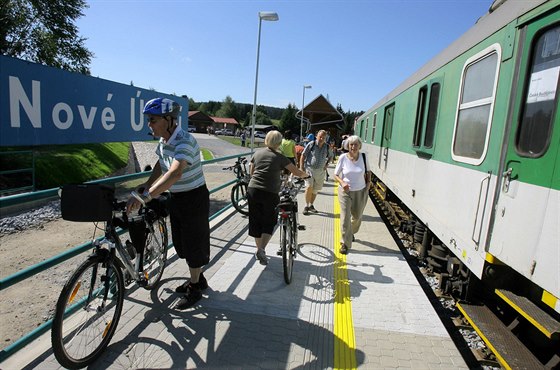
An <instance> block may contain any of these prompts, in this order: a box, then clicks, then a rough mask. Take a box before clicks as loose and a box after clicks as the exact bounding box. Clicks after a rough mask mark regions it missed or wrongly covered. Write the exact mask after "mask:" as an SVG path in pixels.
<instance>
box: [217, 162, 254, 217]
mask: <svg viewBox="0 0 560 370" xmlns="http://www.w3.org/2000/svg"><path fill="white" fill-rule="evenodd" d="M223 169H224V170H229V171H233V173H234V174H235V176H236V177H237V183H236V184H235V185H233V187H232V188H231V203H232V204H233V207H234V208H235V209H236V210H237V212H239V213H241V214H242V215H245V216H248V215H249V202H248V201H247V186H248V185H249V180H250V176H249V174H248V173H247V159H245V157H239V158H238V159H237V161H236V162H235V163H234V164H233V166H229V167H225V168H223Z"/></svg>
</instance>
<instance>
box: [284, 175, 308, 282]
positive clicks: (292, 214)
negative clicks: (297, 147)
mask: <svg viewBox="0 0 560 370" xmlns="http://www.w3.org/2000/svg"><path fill="white" fill-rule="evenodd" d="M304 183H305V181H304V180H302V179H300V178H295V177H292V179H291V180H290V179H285V180H284V181H283V185H282V189H281V190H280V194H279V195H280V203H278V206H277V210H278V225H279V228H280V249H281V251H282V266H283V268H284V281H285V282H286V284H290V283H291V282H292V272H293V266H294V258H296V255H297V251H298V241H297V239H298V230H305V226H303V225H300V224H299V223H298V202H297V195H298V193H299V191H300V189H301V188H302V186H303V184H304Z"/></svg>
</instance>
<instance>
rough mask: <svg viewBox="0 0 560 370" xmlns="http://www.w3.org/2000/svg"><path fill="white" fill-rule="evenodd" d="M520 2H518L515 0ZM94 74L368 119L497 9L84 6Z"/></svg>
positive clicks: (111, 0)
mask: <svg viewBox="0 0 560 370" xmlns="http://www.w3.org/2000/svg"><path fill="white" fill-rule="evenodd" d="M516 1H517V0H516ZM87 3H88V6H89V7H88V8H87V9H85V10H84V16H83V17H81V18H79V19H78V20H77V22H76V24H77V26H78V27H79V30H80V36H82V37H84V38H86V39H87V40H86V42H85V44H86V47H87V48H88V49H89V50H90V51H92V52H93V54H94V58H93V59H92V62H91V65H90V70H91V74H92V76H95V77H100V78H103V79H106V80H110V81H115V82H120V83H125V84H130V83H131V82H132V83H133V84H134V85H135V86H138V87H142V88H146V89H154V90H156V91H159V92H162V93H168V94H175V95H187V96H188V97H190V98H192V99H194V100H195V101H196V102H201V101H209V100H213V101H223V100H224V99H225V98H226V96H231V98H232V99H233V100H234V101H235V102H238V103H248V104H252V103H253V99H254V92H255V72H256V60H257V39H258V30H259V17H258V13H259V11H269V12H276V13H277V14H278V17H279V20H278V21H275V22H273V21H262V24H261V45H260V53H259V73H258V85H257V104H259V105H267V106H273V107H279V108H285V107H286V106H287V105H288V104H289V103H292V104H295V106H296V107H297V108H298V109H300V108H301V106H302V100H303V91H304V89H303V86H304V85H311V86H312V87H311V88H310V89H306V90H305V104H308V103H309V102H310V101H311V100H313V99H314V98H316V97H317V96H319V95H320V94H322V95H323V96H325V97H326V98H327V99H329V101H330V103H331V104H332V105H333V106H335V107H336V106H337V105H338V104H340V105H341V106H342V108H343V109H344V111H361V110H364V111H366V110H368V109H369V108H370V107H372V106H373V105H374V104H375V103H376V102H377V101H379V100H380V99H382V98H383V97H384V96H385V95H387V94H388V93H389V92H390V91H391V90H393V89H394V88H395V87H397V86H398V85H399V84H400V83H401V82H402V81H404V80H405V79H406V78H407V77H408V76H410V75H411V74H413V73H414V72H415V71H417V70H418V69H419V68H420V67H422V65H424V64H425V63H426V62H428V61H429V60H430V59H431V58H433V57H434V56H436V55H437V54H438V53H439V52H441V51H442V50H443V49H444V48H445V47H446V46H448V45H449V44H450V43H452V42H453V41H454V40H456V39H457V38H458V37H459V36H461V35H462V34H463V33H464V32H466V31H467V30H468V29H469V28H471V27H472V26H473V25H474V24H475V22H476V21H477V19H478V18H480V17H481V16H483V15H484V14H486V13H487V11H488V8H489V7H490V5H491V3H492V0H284V1H259V0H156V1H154V0H151V1H147V0H88V1H87Z"/></svg>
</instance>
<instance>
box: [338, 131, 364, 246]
mask: <svg viewBox="0 0 560 370" xmlns="http://www.w3.org/2000/svg"><path fill="white" fill-rule="evenodd" d="M347 143H348V153H344V154H342V155H341V156H340V157H339V158H338V162H337V163H336V167H335V169H334V178H335V179H336V181H337V182H338V184H339V187H338V202H339V203H340V228H341V234H342V241H341V242H340V253H342V254H347V253H348V249H350V248H351V247H352V242H353V241H354V234H356V233H357V232H358V230H359V229H360V225H361V224H362V215H363V213H364V209H365V207H366V204H367V200H368V191H369V187H370V184H371V178H370V174H369V172H368V171H367V169H368V165H367V159H366V156H365V154H364V153H360V149H362V141H361V140H360V138H359V137H358V136H356V135H353V136H350V137H349V138H348V139H347Z"/></svg>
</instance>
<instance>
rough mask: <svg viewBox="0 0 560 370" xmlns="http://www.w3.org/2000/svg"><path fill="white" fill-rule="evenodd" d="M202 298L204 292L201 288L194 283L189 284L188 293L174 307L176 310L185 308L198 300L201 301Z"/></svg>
mask: <svg viewBox="0 0 560 370" xmlns="http://www.w3.org/2000/svg"><path fill="white" fill-rule="evenodd" d="M201 298H202V292H201V290H200V288H198V287H195V286H194V284H189V285H188V286H187V294H185V296H184V297H183V298H181V299H180V300H179V302H177V304H176V305H175V307H174V308H175V309H176V310H184V309H186V308H189V307H192V306H193V305H194V304H195V303H196V302H198V301H200V299H201Z"/></svg>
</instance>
